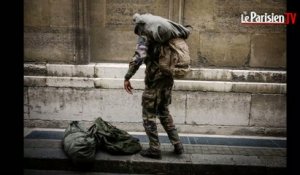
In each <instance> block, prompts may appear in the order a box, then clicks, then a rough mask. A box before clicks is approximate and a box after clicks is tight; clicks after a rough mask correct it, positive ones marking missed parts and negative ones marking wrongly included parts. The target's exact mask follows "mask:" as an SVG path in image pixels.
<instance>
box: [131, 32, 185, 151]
mask: <svg viewBox="0 0 300 175" xmlns="http://www.w3.org/2000/svg"><path fill="white" fill-rule="evenodd" d="M159 48H160V45H159V44H158V43H150V42H147V40H146V39H145V38H143V37H139V39H138V44H137V48H136V52H135V53H136V54H135V56H134V58H133V60H132V61H131V62H130V63H129V70H128V72H127V74H126V75H125V79H126V80H129V79H130V78H131V77H132V76H133V75H134V74H135V72H136V71H137V70H138V68H139V67H140V65H141V64H142V63H143V62H144V63H145V64H146V70H145V75H146V76H145V90H144V92H143V95H142V107H143V125H144V128H145V131H146V134H147V135H148V138H149V141H150V143H149V145H150V148H151V149H154V150H160V143H159V139H158V132H157V125H156V116H158V118H159V120H160V123H161V124H162V126H163V128H164V129H165V131H166V132H167V134H168V137H169V139H170V141H171V143H172V144H173V145H175V144H178V143H181V142H180V139H179V136H178V133H177V130H176V128H175V125H174V123H173V119H172V116H171V115H170V112H169V109H168V105H169V104H171V95H172V87H173V84H174V80H173V77H172V74H171V73H170V72H168V71H167V70H162V69H160V68H159V66H158V64H156V63H154V62H153V60H156V61H157V62H158V58H159Z"/></svg>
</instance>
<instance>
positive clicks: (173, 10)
mask: <svg viewBox="0 0 300 175" xmlns="http://www.w3.org/2000/svg"><path fill="white" fill-rule="evenodd" d="M184 4H185V0H169V19H170V20H172V21H175V22H177V23H179V24H183V10H184ZM183 25H184V24H183Z"/></svg>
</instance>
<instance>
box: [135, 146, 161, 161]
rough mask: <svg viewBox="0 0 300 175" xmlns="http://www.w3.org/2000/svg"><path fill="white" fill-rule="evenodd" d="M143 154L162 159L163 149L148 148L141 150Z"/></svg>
mask: <svg viewBox="0 0 300 175" xmlns="http://www.w3.org/2000/svg"><path fill="white" fill-rule="evenodd" d="M140 154H141V156H143V157H149V158H153V159H161V151H160V150H156V149H151V148H148V149H146V150H142V151H141V153H140Z"/></svg>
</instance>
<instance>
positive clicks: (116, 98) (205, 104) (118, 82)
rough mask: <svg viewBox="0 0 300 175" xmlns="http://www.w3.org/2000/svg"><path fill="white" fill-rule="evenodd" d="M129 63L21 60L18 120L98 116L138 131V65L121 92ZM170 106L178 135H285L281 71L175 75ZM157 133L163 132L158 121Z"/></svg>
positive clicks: (60, 124)
mask: <svg viewBox="0 0 300 175" xmlns="http://www.w3.org/2000/svg"><path fill="white" fill-rule="evenodd" d="M127 69H128V64H121V63H91V64H88V65H66V64H30V63H25V64H24V73H25V75H24V124H25V126H26V127H40V128H65V127H66V126H67V124H68V123H69V122H70V121H71V120H80V121H83V122H85V123H86V124H87V125H88V124H90V123H91V122H92V121H93V120H94V119H95V118H97V117H102V118H103V119H104V120H107V121H109V122H111V123H113V124H114V125H116V126H117V127H119V128H121V129H125V130H127V131H143V127H142V124H141V121H142V118H141V116H142V114H141V95H142V92H143V89H144V82H143V81H144V80H143V78H144V69H145V67H144V66H142V67H141V68H140V70H139V71H138V72H137V73H136V75H135V76H134V77H133V78H132V80H131V82H132V83H131V84H132V86H133V87H134V91H133V93H134V94H133V95H129V94H127V93H126V92H125V90H124V89H123V80H124V79H123V77H124V75H125V73H126V71H127ZM173 89H174V91H173V99H172V104H171V105H170V111H171V114H172V115H173V118H174V122H175V123H176V126H177V127H178V130H179V132H180V133H198V134H221V135H261V136H285V134H286V71H278V70H258V69H247V70H246V69H243V70H238V69H217V68H193V69H192V71H191V72H190V73H189V74H188V75H187V76H186V77H185V78H183V79H180V80H175V84H174V88H173ZM159 131H160V132H162V131H163V129H162V127H161V126H160V125H159Z"/></svg>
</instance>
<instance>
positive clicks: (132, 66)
mask: <svg viewBox="0 0 300 175" xmlns="http://www.w3.org/2000/svg"><path fill="white" fill-rule="evenodd" d="M147 50H148V47H147V40H146V38H145V37H142V36H139V38H138V43H137V46H136V50H135V54H134V56H133V58H132V60H131V61H130V62H129V69H128V71H127V73H126V75H125V80H129V79H130V78H131V77H132V76H133V75H134V74H135V73H136V71H137V70H138V69H139V67H140V66H141V65H142V64H143V62H144V59H145V58H146V57H147Z"/></svg>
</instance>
